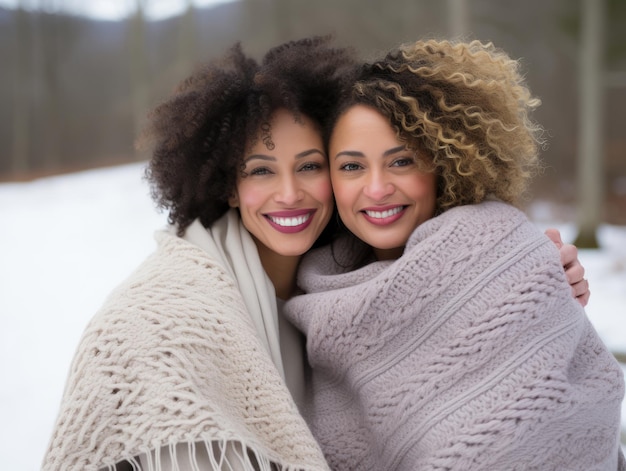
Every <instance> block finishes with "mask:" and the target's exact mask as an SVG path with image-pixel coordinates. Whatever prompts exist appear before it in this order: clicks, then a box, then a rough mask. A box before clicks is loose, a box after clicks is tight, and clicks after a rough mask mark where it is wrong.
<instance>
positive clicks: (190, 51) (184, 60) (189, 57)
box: [178, 0, 196, 76]
mask: <svg viewBox="0 0 626 471" xmlns="http://www.w3.org/2000/svg"><path fill="white" fill-rule="evenodd" d="M186 3H187V8H186V9H185V12H184V13H183V14H182V15H181V18H180V23H179V33H178V59H179V64H180V66H179V67H180V75H181V76H185V75H186V74H187V73H188V72H189V71H190V70H191V68H192V67H193V64H194V62H195V60H196V50H195V48H196V44H195V43H196V30H195V23H194V5H193V2H192V1H191V0H186Z"/></svg>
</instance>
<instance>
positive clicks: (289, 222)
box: [267, 213, 311, 227]
mask: <svg viewBox="0 0 626 471" xmlns="http://www.w3.org/2000/svg"><path fill="white" fill-rule="evenodd" d="M267 218H268V219H269V220H270V221H272V222H273V223H274V224H278V225H279V226H281V227H296V226H300V225H302V224H304V223H305V222H307V221H308V220H309V219H310V218H311V213H309V214H304V215H302V216H296V217H274V216H270V215H269V214H268V215H267Z"/></svg>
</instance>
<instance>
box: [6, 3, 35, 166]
mask: <svg viewBox="0 0 626 471" xmlns="http://www.w3.org/2000/svg"><path fill="white" fill-rule="evenodd" d="M15 17H16V21H15V36H16V37H15V52H14V54H15V60H16V66H15V67H14V68H13V76H14V82H13V132H12V134H13V149H12V155H11V172H12V173H14V174H16V175H17V174H19V173H23V172H25V171H26V170H27V169H28V165H29V153H30V145H29V142H30V128H31V126H30V124H31V117H30V99H29V93H28V84H29V82H30V80H29V79H30V67H29V58H30V47H31V41H30V39H31V32H30V24H29V21H28V14H27V13H26V11H24V9H23V8H22V2H20V3H19V4H18V7H17V8H16V9H15Z"/></svg>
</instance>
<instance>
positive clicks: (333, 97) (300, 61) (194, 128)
mask: <svg viewBox="0 0 626 471" xmlns="http://www.w3.org/2000/svg"><path fill="white" fill-rule="evenodd" d="M331 42H332V38H330V37H311V38H306V39H302V40H298V41H291V42H288V43H285V44H282V45H280V46H277V47H275V48H273V49H271V50H270V51H269V52H268V53H267V54H266V55H265V57H264V58H263V59H262V61H261V62H260V63H259V62H257V61H256V60H254V59H251V58H249V57H247V56H246V55H245V54H244V53H243V51H242V48H241V46H240V44H235V45H234V46H233V47H232V48H231V49H230V50H229V51H228V52H227V54H225V56H224V57H222V58H221V59H219V60H216V61H214V62H211V63H209V64H207V65H205V66H202V67H200V68H198V69H197V70H196V71H195V72H194V73H193V74H192V75H191V76H190V77H188V78H187V79H186V80H184V81H183V82H182V83H180V84H179V85H178V87H177V88H176V90H175V91H174V93H173V95H172V96H171V97H170V98H169V99H168V100H166V101H165V102H164V103H162V104H160V105H159V106H157V107H156V108H155V109H154V110H153V111H152V112H151V113H150V114H149V116H148V125H147V126H146V129H145V130H144V132H143V133H142V135H141V136H140V138H139V140H138V147H139V148H141V149H148V150H150V151H151V153H152V158H151V160H150V162H149V164H148V167H147V169H146V175H145V176H146V179H147V181H148V182H149V184H150V188H151V193H152V197H153V199H154V200H155V202H156V203H157V205H158V207H159V208H160V209H164V210H167V211H169V216H168V221H169V222H170V223H171V224H174V225H176V227H177V232H178V234H179V235H182V234H183V233H184V231H185V229H186V228H187V227H188V226H189V225H190V224H191V223H192V222H193V221H194V220H195V219H196V218H199V219H200V221H201V223H202V224H203V225H204V226H205V227H208V226H210V225H211V224H212V223H213V222H215V221H216V220H217V219H219V218H220V217H221V216H222V215H223V214H224V213H225V212H226V211H227V210H228V197H229V196H230V195H231V194H232V193H233V190H234V188H235V184H236V182H237V176H238V172H239V169H240V167H241V163H242V161H243V157H244V152H245V150H246V148H247V147H248V146H249V145H251V143H252V144H253V143H254V142H255V141H256V139H259V138H260V139H263V142H264V143H265V144H266V145H267V146H268V148H271V146H272V145H273V144H272V142H271V128H270V127H269V122H270V120H271V116H272V114H273V112H274V111H276V110H277V109H279V108H285V109H287V110H289V111H291V112H292V113H293V115H294V117H295V118H296V119H299V116H300V115H305V116H307V117H309V118H310V119H312V120H313V121H314V122H315V123H316V124H317V125H319V126H320V128H322V127H323V125H324V120H325V119H327V117H328V116H329V113H330V110H331V109H332V107H333V106H334V105H335V104H336V102H337V100H338V99H339V94H340V91H341V85H340V84H341V83H342V74H344V73H347V71H349V70H352V69H353V67H354V65H355V63H356V62H355V58H354V54H353V51H352V50H350V49H347V48H342V47H335V46H333V45H332V44H331Z"/></svg>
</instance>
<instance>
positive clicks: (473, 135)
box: [285, 40, 624, 471]
mask: <svg viewBox="0 0 626 471" xmlns="http://www.w3.org/2000/svg"><path fill="white" fill-rule="evenodd" d="M538 105H539V100H538V99H536V98H534V97H533V96H532V95H531V93H530V91H529V89H528V87H527V86H526V84H525V82H524V78H523V76H522V74H521V73H520V70H519V62H518V61H515V60H512V59H511V58H510V57H509V56H508V55H507V54H505V53H504V52H503V51H501V50H499V49H497V48H495V47H494V46H493V45H491V44H482V43H480V42H476V41H475V42H470V43H453V42H448V41H436V40H430V41H418V42H416V43H413V44H407V45H403V46H401V47H400V48H398V49H397V50H394V51H391V52H390V53H388V54H387V55H386V56H385V57H384V58H383V59H381V60H378V61H375V62H373V63H371V64H367V65H365V66H364V67H362V68H360V69H359V71H358V72H357V73H356V77H354V80H351V81H350V83H349V91H348V93H347V94H346V96H345V98H344V99H343V100H342V101H341V103H340V104H339V105H338V107H337V109H336V113H335V117H334V120H333V121H332V127H330V128H329V136H330V139H329V158H330V173H331V180H332V183H333V191H334V194H335V201H336V205H337V209H338V212H339V215H340V217H341V220H342V222H343V224H344V225H345V227H346V228H347V229H348V230H349V231H350V233H351V234H346V235H345V236H344V237H342V238H339V239H338V240H336V241H335V242H334V243H333V244H332V245H331V246H330V247H328V248H321V249H318V250H316V251H313V252H312V253H310V254H308V255H307V256H305V259H304V261H303V262H302V264H301V267H300V270H299V275H298V284H299V286H300V287H301V288H302V289H303V290H304V291H305V293H306V294H303V295H302V296H297V297H295V298H292V299H291V300H290V301H289V302H288V303H287V305H286V309H285V313H286V315H287V316H288V318H290V319H291V320H292V321H293V322H294V323H295V324H296V326H298V327H299V328H300V329H301V330H302V331H303V332H304V333H305V334H306V337H307V353H308V360H309V364H310V366H311V368H312V373H311V376H310V378H311V383H310V385H309V400H308V403H307V409H306V414H305V415H306V417H307V420H308V423H309V425H310V427H311V429H312V431H313V433H314V435H315V436H316V438H317V439H318V441H319V442H320V444H321V446H322V449H323V451H324V454H325V456H326V458H327V460H328V462H329V463H330V465H331V467H332V468H333V469H336V470H346V469H350V470H372V469H384V470H387V471H390V470H425V469H463V470H494V469H542V470H547V469H568V470H572V469H580V470H591V469H594V470H596V469H597V470H600V469H602V470H609V469H611V470H615V469H618V462H620V463H621V465H623V457H622V456H621V452H620V451H619V426H620V413H619V411H620V404H621V401H622V398H623V395H624V381H623V373H622V370H621V368H620V367H619V365H618V363H617V362H616V361H615V359H614V358H613V356H612V355H611V354H610V353H609V352H608V350H607V349H606V348H605V346H604V345H603V343H602V342H601V340H600V339H599V337H598V335H597V333H596V332H595V331H594V329H593V327H592V326H591V324H590V323H589V321H588V319H587V318H586V317H585V313H584V310H583V308H582V306H581V305H580V304H579V303H577V302H576V301H575V300H574V299H573V298H572V296H571V294H570V288H569V286H568V283H567V280H566V277H565V275H564V271H563V268H562V266H561V263H560V261H559V254H558V253H557V251H556V250H555V247H554V245H553V244H552V243H551V242H550V240H549V239H548V237H546V235H545V234H542V233H541V232H540V231H539V230H538V229H537V228H536V227H535V226H534V225H533V224H532V223H531V222H529V221H528V220H527V218H526V217H525V216H524V214H523V213H522V212H521V211H520V209H518V208H516V206H518V205H519V204H520V202H521V201H522V196H523V195H524V192H525V191H526V188H527V185H528V183H529V181H530V180H531V177H532V176H533V175H534V174H535V173H536V172H537V171H538V169H539V168H540V161H539V158H538V151H539V149H540V148H541V146H542V145H543V143H544V140H543V135H542V128H541V126H539V125H538V124H536V123H535V122H534V121H533V120H532V119H531V112H532V111H533V110H534V109H535V108H536V107H537V106H538ZM363 251H365V253H366V254H367V257H365V258H363V257H361V259H360V260H359V262H358V263H356V264H355V263H354V261H355V260H356V259H357V257H358V255H359V254H361V253H363Z"/></svg>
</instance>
